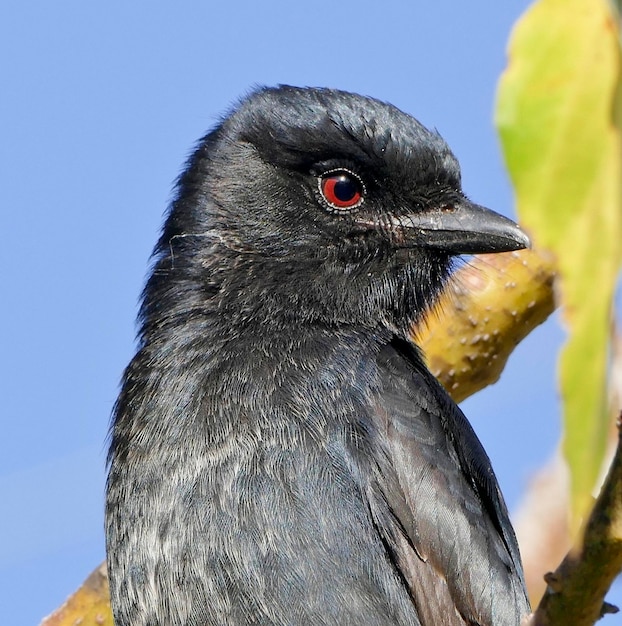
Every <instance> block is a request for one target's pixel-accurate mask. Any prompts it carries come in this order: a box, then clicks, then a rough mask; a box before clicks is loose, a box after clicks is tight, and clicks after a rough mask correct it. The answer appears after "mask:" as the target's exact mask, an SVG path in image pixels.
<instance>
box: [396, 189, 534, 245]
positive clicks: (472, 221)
mask: <svg viewBox="0 0 622 626" xmlns="http://www.w3.org/2000/svg"><path fill="white" fill-rule="evenodd" d="M394 219H395V218H394ZM397 221H399V224H400V226H399V227H400V229H401V230H402V233H403V235H404V236H405V238H406V241H409V240H411V241H412V240H413V239H414V240H415V242H414V243H415V245H417V246H423V247H426V248H436V249H437V250H443V251H445V252H448V253H450V254H484V253H487V252H510V251H512V250H521V249H522V248H528V247H530V245H531V242H530V241H529V237H527V235H526V234H525V233H524V232H523V231H522V230H521V229H520V227H519V226H518V224H515V223H514V222H513V221H512V220H509V219H508V218H507V217H503V215H499V214H498V213H495V212H494V211H491V210H490V209H486V208H484V207H482V206H479V205H477V204H473V203H471V202H469V201H468V200H460V201H459V202H456V203H453V204H451V205H449V206H446V207H442V208H438V209H429V210H426V211H421V212H418V213H410V214H408V215H401V216H399V217H398V218H397Z"/></svg>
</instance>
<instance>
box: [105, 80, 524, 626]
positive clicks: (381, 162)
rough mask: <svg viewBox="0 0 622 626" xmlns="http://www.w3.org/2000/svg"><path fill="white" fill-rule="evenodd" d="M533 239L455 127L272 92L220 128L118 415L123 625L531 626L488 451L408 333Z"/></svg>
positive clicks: (195, 171) (160, 275) (151, 308)
mask: <svg viewBox="0 0 622 626" xmlns="http://www.w3.org/2000/svg"><path fill="white" fill-rule="evenodd" d="M526 245H528V239H527V237H526V236H525V235H524V234H523V232H522V231H521V230H520V229H519V228H518V226H516V225H515V224H514V223H513V222H511V221H510V220H508V219H506V218H504V217H501V216H500V215H497V214H496V213H493V212H492V211H489V210H488V209H485V208H482V207H480V206H477V205H475V204H473V203H471V202H470V201H469V200H468V199H467V198H466V197H465V196H464V195H463V193H462V191H461V186H460V170H459V165H458V162H457V161H456V158H455V157H454V156H453V154H452V153H451V151H450V149H449V148H448V146H447V145H446V143H445V142H444V141H443V140H442V139H441V137H440V136H439V135H438V134H436V133H433V132H430V131H428V130H426V128H424V127H423V126H422V125H421V124H420V123H419V122H417V121H416V120H415V119H413V118H412V117H410V116H408V115H406V114H404V113H402V112H401V111H399V110H398V109H396V108H395V107H393V106H391V105H389V104H385V103H383V102H380V101H378V100H374V99H371V98H365V97H361V96H358V95H355V94H350V93H345V92H341V91H334V90H329V89H301V88H294V87H278V88H269V89H260V90H258V91H256V92H255V93H253V94H252V95H251V96H250V97H248V98H247V99H245V100H243V101H242V102H241V104H240V105H239V106H238V107H237V108H236V109H235V110H234V111H233V112H232V113H231V114H230V115H229V116H228V117H227V118H225V119H224V120H223V121H222V122H221V123H220V124H219V125H218V126H217V127H216V128H215V129H214V130H213V131H212V132H210V133H209V134H208V135H207V136H206V137H204V138H203V140H202V141H201V142H200V143H199V145H198V148H197V150H196V152H195V153H194V155H193V156H192V157H191V158H190V160H189V163H188V165H187V169H186V171H185V172H184V173H183V175H182V176H181V177H180V179H179V182H178V189H177V195H176V199H175V200H174V201H173V203H172V206H171V209H170V212H169V214H168V217H167V219H166V222H165V225H164V228H163V232H162V236H161V238H160V240H159V242H158V244H157V246H156V249H155V252H154V266H153V271H152V273H151V275H150V278H149V280H148V282H147V285H146V287H145V290H144V293H143V298H142V308H141V312H140V318H139V321H140V333H139V346H138V351H137V354H136V356H135V357H134V359H133V360H132V362H131V363H130V365H129V366H128V368H127V369H126V371H125V374H124V377H123V384H122V390H121V394H120V397H119V399H118V401H117V404H116V408H115V412H114V423H113V428H112V440H111V447H110V455H109V463H110V472H109V477H108V490H107V507H106V531H107V550H108V566H109V575H110V589H111V596H112V606H113V609H114V616H115V623H116V625H117V626H175V625H183V626H206V625H207V624H216V625H229V624H266V625H277V624H278V625H291V626H295V625H307V624H313V625H315V624H324V625H334V624H344V625H349V624H353V625H359V624H360V625H367V624H369V625H385V624H400V625H403V624H409V625H418V624H421V625H426V626H429V625H441V626H443V625H447V626H450V625H454V624H470V625H474V624H480V625H491V624H494V625H496V626H510V625H511V626H517V625H518V624H519V623H520V621H521V618H523V617H524V616H525V615H526V614H528V612H529V604H528V600H527V598H526V594H525V586H524V581H523V573H522V566H521V562H520V556H519V551H518V546H517V543H516V539H515V536H514V532H513V530H512V527H511V525H510V521H509V519H508V514H507V510H506V506H505V504H504V501H503V497H502V495H501V493H500V491H499V487H498V484H497V481H496V479H495V476H494V474H493V470H492V468H491V465H490V461H489V459H488V457H487V455H486V453H485V452H484V450H483V448H482V446H481V444H480V443H479V441H478V439H477V437H476V436H475V434H474V432H473V430H472V429H471V427H470V425H469V423H468V422H467V420H466V418H465V417H464V415H463V413H462V412H461V411H460V409H459V408H458V407H457V406H456V405H455V404H454V403H453V402H452V400H451V399H450V398H449V396H448V395H447V394H446V392H445V391H444V390H443V389H442V388H441V386H440V385H439V384H438V383H437V381H436V380H435V379H434V378H433V376H432V375H431V374H430V373H429V371H428V370H427V369H426V367H425V365H424V364H423V361H422V358H421V356H420V354H419V352H418V350H417V347H416V346H415V345H413V343H412V342H411V339H410V329H411V327H412V325H413V323H416V322H418V321H420V320H421V319H422V316H423V315H424V314H425V313H426V311H427V310H428V309H429V308H430V306H431V305H432V304H433V303H434V302H435V300H436V298H437V296H438V295H439V292H440V291H441V290H442V289H443V286H444V285H445V284H446V281H447V279H448V276H449V273H450V269H451V261H452V256H453V255H458V254H463V253H485V252H502V251H508V250H516V249H519V248H523V247H525V246H526Z"/></svg>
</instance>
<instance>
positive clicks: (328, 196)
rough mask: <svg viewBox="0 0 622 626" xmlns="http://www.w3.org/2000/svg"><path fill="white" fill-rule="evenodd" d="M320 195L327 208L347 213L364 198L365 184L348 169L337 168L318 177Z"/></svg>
mask: <svg viewBox="0 0 622 626" xmlns="http://www.w3.org/2000/svg"><path fill="white" fill-rule="evenodd" d="M318 189H319V192H320V196H321V197H322V200H323V201H324V203H325V204H326V205H328V208H329V209H330V210H331V211H334V212H336V213H347V212H349V211H352V210H354V209H356V208H358V207H359V206H360V205H361V204H362V203H363V200H364V198H365V191H366V190H365V185H364V184H363V181H362V180H361V179H360V177H359V176H358V175H357V174H355V173H354V172H351V171H350V170H347V169H344V168H339V169H334V170H329V171H328V172H324V173H323V174H322V175H321V176H319V177H318Z"/></svg>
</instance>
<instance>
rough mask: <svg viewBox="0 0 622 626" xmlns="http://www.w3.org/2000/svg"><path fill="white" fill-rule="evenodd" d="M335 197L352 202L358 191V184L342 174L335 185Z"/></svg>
mask: <svg viewBox="0 0 622 626" xmlns="http://www.w3.org/2000/svg"><path fill="white" fill-rule="evenodd" d="M334 192H335V197H336V198H337V199H338V200H341V201H342V202H351V200H352V198H354V196H356V194H357V193H358V189H357V186H356V185H355V184H354V182H353V181H351V180H349V179H348V178H346V177H345V176H340V177H339V180H338V181H337V182H336V183H335V187H334Z"/></svg>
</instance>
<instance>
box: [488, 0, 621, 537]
mask: <svg viewBox="0 0 622 626" xmlns="http://www.w3.org/2000/svg"><path fill="white" fill-rule="evenodd" d="M619 37H620V28H619V22H618V16H616V15H615V14H614V9H613V6H612V4H611V3H609V2H608V1H607V0H540V1H539V2H536V3H535V4H534V5H532V7H531V8H530V9H529V10H528V12H527V13H526V14H525V15H524V16H523V18H522V19H521V20H520V21H519V22H518V24H517V25H516V28H515V30H514V33H513V35H512V38H511V41H510V49H509V57H510V58H509V65H508V68H507V69H506V71H505V73H504V74H503V76H502V78H501V82H500V85H499V92H498V102H497V113H496V121H497V125H498V128H499V132H500V135H501V139H502V144H503V149H504V153H505V158H506V162H507V165H508V169H509V171H510V176H511V178H512V181H513V183H514V187H515V192H516V199H517V208H518V214H519V217H520V221H521V222H522V224H524V225H525V226H526V227H527V229H528V230H529V232H530V234H531V235H532V237H533V239H534V240H535V243H536V245H537V246H540V247H544V248H547V249H549V250H550V251H552V252H553V254H554V255H555V257H556V261H557V267H558V271H559V282H558V287H559V294H560V299H561V302H560V303H561V305H562V306H563V316H564V321H565V324H566V326H567V329H568V333H569V336H568V341H567V344H566V346H565V347H564V349H563V351H562V354H561V357H560V372H559V374H560V386H561V392H562V398H563V402H564V426H565V433H564V453H565V455H566V458H567V460H568V463H569V466H570V471H571V485H572V486H571V501H572V508H573V513H574V527H575V529H576V527H577V524H578V523H579V521H580V518H581V517H582V516H584V515H585V514H586V512H587V509H588V508H589V506H590V503H591V493H592V490H593V489H594V487H595V482H596V479H597V476H598V474H599V471H600V469H601V464H602V457H603V453H604V446H605V439H606V428H607V420H608V416H607V403H606V378H607V358H608V338H609V324H610V315H611V307H612V300H613V294H614V289H615V284H616V280H617V276H618V272H619V269H620V264H621V262H622V142H621V118H622V115H621V113H620V103H621V102H622V101H621V100H620V80H621V78H620V72H621V63H620V56H621V55H620V39H619ZM542 418H543V419H546V418H547V416H542Z"/></svg>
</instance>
